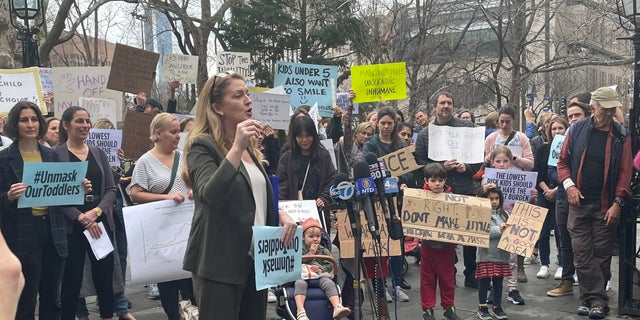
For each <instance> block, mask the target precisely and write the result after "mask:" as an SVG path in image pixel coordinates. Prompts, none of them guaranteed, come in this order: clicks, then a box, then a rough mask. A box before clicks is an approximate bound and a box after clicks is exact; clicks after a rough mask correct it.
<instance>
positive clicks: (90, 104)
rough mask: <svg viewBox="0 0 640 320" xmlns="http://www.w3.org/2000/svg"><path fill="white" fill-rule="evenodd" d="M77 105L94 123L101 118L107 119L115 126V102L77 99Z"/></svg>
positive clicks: (100, 99) (98, 99)
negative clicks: (84, 110) (83, 109)
mask: <svg viewBox="0 0 640 320" xmlns="http://www.w3.org/2000/svg"><path fill="white" fill-rule="evenodd" d="M78 105H79V106H81V107H83V108H85V109H87V112H89V115H91V119H93V120H94V121H95V120H97V119H101V118H107V119H109V121H111V123H113V125H114V126H115V124H116V123H118V122H117V121H118V118H117V111H118V110H117V107H116V102H115V100H111V99H102V98H85V97H80V98H78Z"/></svg>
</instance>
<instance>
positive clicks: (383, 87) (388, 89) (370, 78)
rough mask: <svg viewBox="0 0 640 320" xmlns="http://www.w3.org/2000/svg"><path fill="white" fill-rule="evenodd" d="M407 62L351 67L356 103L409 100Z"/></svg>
mask: <svg viewBox="0 0 640 320" xmlns="http://www.w3.org/2000/svg"><path fill="white" fill-rule="evenodd" d="M406 70H407V66H406V63H405V62H396V63H385V64H371V65H364V66H353V67H351V87H352V88H353V91H355V92H356V98H355V99H354V100H353V102H355V103H363V102H379V101H380V100H387V101H391V100H402V99H406V98H407V71H406Z"/></svg>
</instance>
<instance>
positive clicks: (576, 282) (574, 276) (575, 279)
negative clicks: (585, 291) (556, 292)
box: [573, 273, 580, 286]
mask: <svg viewBox="0 0 640 320" xmlns="http://www.w3.org/2000/svg"><path fill="white" fill-rule="evenodd" d="M573 285H574V286H578V285H580V284H579V283H578V274H577V273H574V274H573Z"/></svg>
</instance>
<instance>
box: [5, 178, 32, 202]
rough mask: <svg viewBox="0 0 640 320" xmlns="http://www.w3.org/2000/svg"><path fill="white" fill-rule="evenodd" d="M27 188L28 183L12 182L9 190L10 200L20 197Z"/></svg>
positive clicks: (8, 196)
mask: <svg viewBox="0 0 640 320" xmlns="http://www.w3.org/2000/svg"><path fill="white" fill-rule="evenodd" d="M25 190H27V185H26V184H24V183H22V182H18V183H14V184H12V185H11V187H10V188H9V192H7V198H9V202H13V201H15V200H16V199H18V198H20V197H21V196H22V195H23V194H24V191H25Z"/></svg>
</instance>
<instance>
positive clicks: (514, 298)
mask: <svg viewBox="0 0 640 320" xmlns="http://www.w3.org/2000/svg"><path fill="white" fill-rule="evenodd" d="M507 300H509V302H511V303H513V304H517V305H524V299H522V296H521V295H520V291H518V290H513V291H509V295H508V296H507Z"/></svg>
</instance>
